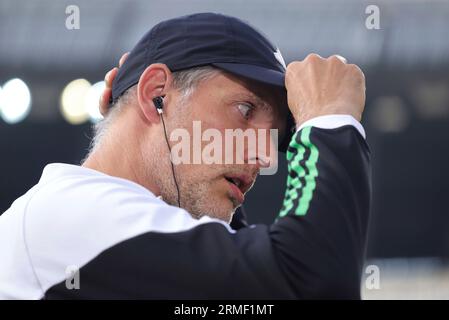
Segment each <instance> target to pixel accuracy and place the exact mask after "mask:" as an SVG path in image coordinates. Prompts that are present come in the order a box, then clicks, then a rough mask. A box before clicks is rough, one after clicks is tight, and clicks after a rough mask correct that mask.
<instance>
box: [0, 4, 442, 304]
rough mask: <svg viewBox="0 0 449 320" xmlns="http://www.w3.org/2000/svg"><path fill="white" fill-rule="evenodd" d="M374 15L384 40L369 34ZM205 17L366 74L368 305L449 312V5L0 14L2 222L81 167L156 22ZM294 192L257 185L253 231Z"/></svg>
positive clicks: (90, 7) (143, 7) (133, 7)
mask: <svg viewBox="0 0 449 320" xmlns="http://www.w3.org/2000/svg"><path fill="white" fill-rule="evenodd" d="M370 4H375V5H377V6H378V7H379V9H380V30H368V29H367V28H366V27H365V19H366V18H367V17H368V14H366V13H365V9H366V7H367V6H368V5H370ZM68 5H77V6H78V7H79V9H80V29H79V30H68V29H67V28H66V26H65V22H66V18H67V16H68V15H67V14H66V13H65V10H66V7H67V6H68ZM204 11H214V12H220V13H225V14H230V15H234V16H237V17H239V18H241V19H244V20H246V21H249V22H250V23H251V24H252V25H254V26H256V27H257V28H258V29H260V30H263V32H264V33H265V34H266V35H268V37H269V38H270V39H271V40H272V41H273V42H275V43H276V44H277V45H278V46H279V48H280V49H281V51H282V53H283V55H284V58H285V60H286V62H287V63H288V62H290V61H292V60H300V59H303V58H304V57H305V56H306V55H307V54H308V53H310V52H316V53H318V54H320V55H322V56H329V55H331V54H335V53H338V54H341V55H343V56H344V57H346V58H347V59H348V61H349V62H351V63H356V64H359V65H360V66H361V67H362V69H363V70H364V71H365V74H366V78H367V104H366V111H365V116H364V119H363V124H364V126H365V129H366V131H367V137H368V141H369V143H370V146H371V151H372V159H373V179H374V181H373V182H374V186H373V187H374V188H373V205H372V219H371V224H370V232H369V242H368V251H367V257H368V260H367V265H375V266H378V268H379V270H380V282H379V283H380V288H377V289H376V288H374V289H369V287H367V286H365V284H364V283H365V282H364V281H365V280H364V281H363V282H362V290H363V297H364V298H365V299H390V298H396V299H419V298H424V299H431V298H436V299H449V264H448V257H449V232H448V231H449V207H448V201H449V169H448V166H449V37H448V33H449V19H448V17H449V1H435V0H433V1H414V0H409V1H405V0H401V1H389V0H382V1H370V2H366V1H356V0H351V1H333V0H327V1H313V0H310V1H302V0H281V1H269V0H257V1H255V0H253V1H240V0H226V1H203V0H187V1H181V0H177V1H174V0H165V1H159V0H157V1H156V0H151V1H148V0H121V1H105V0H95V1H89V0H70V1H65V0H61V1H57V0H53V1H50V0H36V1H30V0H29V1H25V0H0V115H1V118H0V152H1V156H0V169H1V173H0V213H1V212H3V211H5V210H6V209H7V208H8V207H9V206H10V205H11V203H12V201H13V200H14V199H16V198H17V197H19V196H20V195H22V194H23V193H25V192H26V191H27V190H28V189H29V188H30V187H31V186H33V185H34V184H35V183H37V181H38V179H39V177H40V174H41V171H42V169H43V167H44V166H45V165H46V164H47V163H50V162H66V163H73V164H79V163H80V161H81V159H82V158H83V157H84V156H85V153H86V149H87V147H88V145H89V140H90V137H91V124H92V121H95V119H97V118H98V113H97V101H98V94H99V92H101V88H102V85H103V84H102V83H101V81H102V79H103V77H104V74H105V72H106V71H108V70H109V69H111V68H112V67H113V66H115V65H116V64H117V62H118V59H119V58H120V56H121V55H122V53H124V52H126V51H129V50H130V49H131V48H132V47H133V46H134V44H135V43H136V41H137V40H138V39H139V38H140V37H141V36H142V35H143V34H144V33H145V32H146V31H147V30H148V29H149V28H151V27H152V26H153V25H154V24H156V23H157V22H159V21H161V20H165V19H167V18H171V17H175V16H179V15H184V14H189V13H195V12H204ZM74 80H76V81H74ZM63 92H64V94H63ZM281 157H282V155H281ZM285 179H286V165H285V162H284V161H281V163H280V167H279V172H278V174H277V175H275V176H263V177H261V178H260V179H259V181H258V183H257V184H256V187H255V189H254V191H253V192H252V193H251V194H250V195H249V197H248V201H247V205H246V211H247V212H248V214H249V220H250V222H252V223H271V222H272V221H273V219H274V217H275V216H276V215H277V211H278V209H279V207H280V204H281V199H282V197H283V191H284V190H283V188H280V187H275V188H273V186H282V185H284V183H285ZM252 212H253V213H255V212H257V213H258V214H257V215H254V214H252ZM61 214H63V213H61ZM0 263H1V262H0ZM369 275H370V274H369V273H365V277H368V276H369Z"/></svg>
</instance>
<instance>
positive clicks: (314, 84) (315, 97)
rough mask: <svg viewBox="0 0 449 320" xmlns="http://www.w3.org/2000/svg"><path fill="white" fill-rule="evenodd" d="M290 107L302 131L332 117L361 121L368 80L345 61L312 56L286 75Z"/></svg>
mask: <svg viewBox="0 0 449 320" xmlns="http://www.w3.org/2000/svg"><path fill="white" fill-rule="evenodd" d="M285 86H286V88H287V98H288V105H289V108H290V110H291V112H292V114H293V117H294V118H295V121H296V125H297V127H299V126H300V125H301V124H303V123H304V122H305V121H307V120H310V119H312V118H315V117H318V116H324V115H329V114H347V115H351V116H353V117H354V118H355V119H357V120H358V121H360V120H361V119H362V113H363V109H364V107H365V76H364V75H363V72H362V70H360V68H359V67H357V66H356V65H355V64H346V62H345V61H344V58H342V57H339V56H331V57H329V58H327V59H324V58H321V57H320V56H319V55H317V54H309V55H308V56H307V57H306V58H305V59H304V60H303V61H294V62H292V63H290V64H289V65H288V67H287V71H286V75H285Z"/></svg>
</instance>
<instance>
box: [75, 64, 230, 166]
mask: <svg viewBox="0 0 449 320" xmlns="http://www.w3.org/2000/svg"><path fill="white" fill-rule="evenodd" d="M221 72H222V71H221V70H219V69H217V68H215V67H212V66H203V67H196V68H190V69H186V70H182V71H177V72H173V74H172V75H173V87H174V88H175V89H176V90H178V91H179V92H180V93H181V103H185V102H187V101H188V99H189V98H190V96H191V95H192V93H193V92H194V91H195V89H196V87H197V86H198V85H199V84H200V83H201V82H202V81H206V80H209V79H211V78H213V77H214V76H216V75H217V74H219V73H221ZM136 99H137V85H134V86H132V87H131V88H129V89H128V90H126V91H125V93H124V94H123V95H122V96H121V97H120V98H119V99H118V100H117V101H116V102H115V103H114V104H113V105H112V106H111V107H110V108H111V110H109V112H108V113H107V115H106V116H105V117H104V119H103V120H101V121H99V122H97V123H96V124H94V126H93V132H94V136H93V138H92V141H91V143H90V146H89V150H88V154H87V156H86V159H87V158H88V157H89V156H90V155H91V154H92V153H93V152H95V151H96V150H97V149H98V147H99V146H100V145H101V143H102V141H103V140H104V139H105V136H107V132H108V129H109V128H110V126H111V123H113V122H114V120H115V119H116V118H117V116H118V115H119V114H120V112H121V110H122V109H123V108H124V106H126V105H129V104H130V103H132V102H134V101H135V100H136ZM83 162H84V160H83Z"/></svg>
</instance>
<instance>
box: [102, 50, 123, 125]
mask: <svg viewBox="0 0 449 320" xmlns="http://www.w3.org/2000/svg"><path fill="white" fill-rule="evenodd" d="M128 54H129V52H126V53H125V54H123V56H122V57H121V58H120V61H119V63H118V67H119V68H120V67H121V66H122V64H123V63H124V62H125V60H126V58H128ZM117 72H118V68H117V67H115V68H113V69H112V70H109V72H108V73H106V76H105V77H104V82H105V84H106V88H105V89H104V90H103V93H102V94H101V97H100V104H99V107H100V113H101V115H102V116H103V117H104V116H106V114H107V113H108V110H109V109H108V108H109V99H110V98H111V96H112V81H114V78H115V77H116V76H117Z"/></svg>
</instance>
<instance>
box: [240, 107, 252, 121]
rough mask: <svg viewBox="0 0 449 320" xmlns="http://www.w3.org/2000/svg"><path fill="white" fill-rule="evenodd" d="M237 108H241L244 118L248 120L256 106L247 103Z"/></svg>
mask: <svg viewBox="0 0 449 320" xmlns="http://www.w3.org/2000/svg"><path fill="white" fill-rule="evenodd" d="M237 108H239V111H240V113H241V114H242V116H243V117H244V118H245V119H246V120H248V119H249V118H250V117H251V112H252V111H253V109H254V106H253V105H251V104H247V103H239V104H238V106H237Z"/></svg>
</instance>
